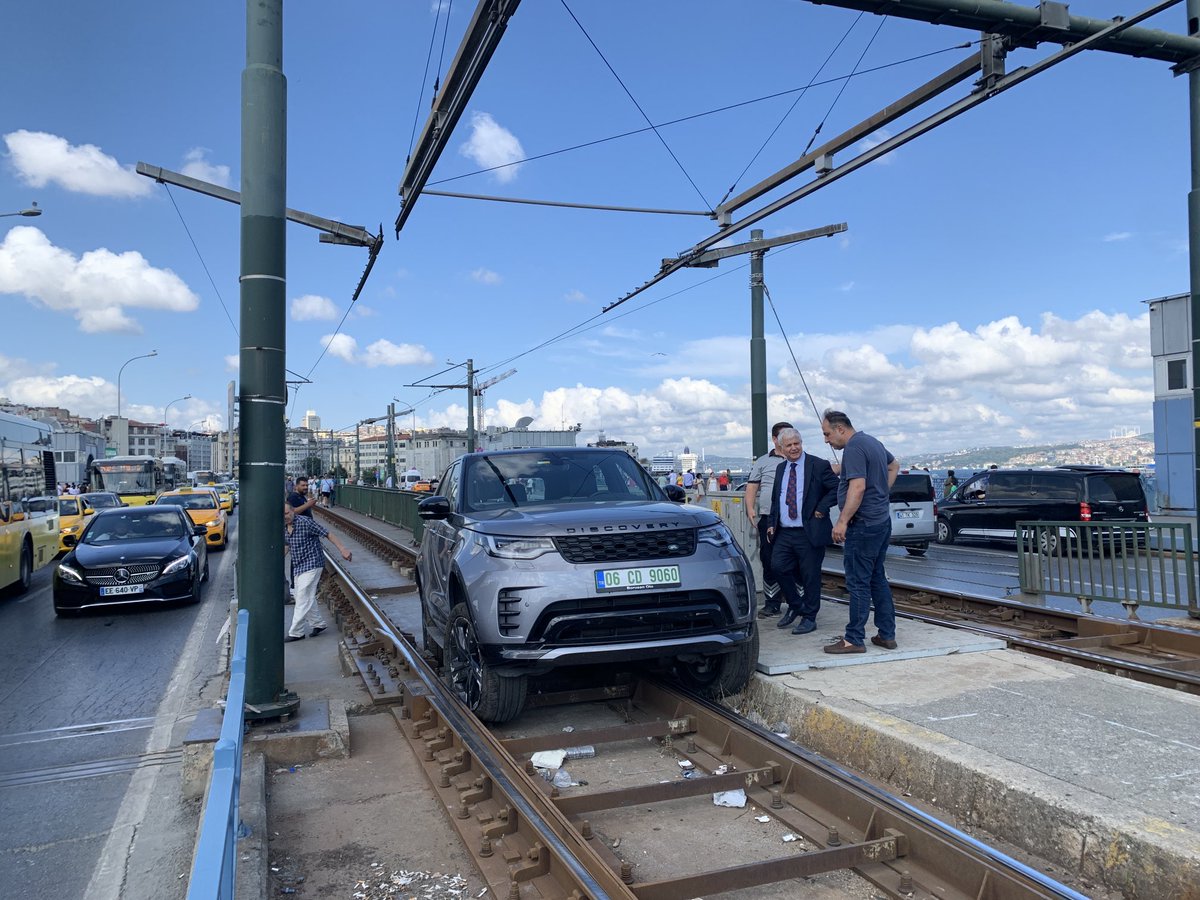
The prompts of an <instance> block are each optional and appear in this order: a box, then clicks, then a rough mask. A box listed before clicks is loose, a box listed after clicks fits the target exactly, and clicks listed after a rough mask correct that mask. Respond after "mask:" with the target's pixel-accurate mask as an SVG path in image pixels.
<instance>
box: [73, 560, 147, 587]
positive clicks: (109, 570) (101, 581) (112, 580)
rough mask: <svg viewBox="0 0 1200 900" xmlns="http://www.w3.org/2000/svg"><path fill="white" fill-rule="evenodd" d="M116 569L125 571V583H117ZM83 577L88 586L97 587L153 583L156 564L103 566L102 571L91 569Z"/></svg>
mask: <svg viewBox="0 0 1200 900" xmlns="http://www.w3.org/2000/svg"><path fill="white" fill-rule="evenodd" d="M117 569H125V570H127V571H128V572H129V578H128V579H127V580H125V581H118V580H117ZM83 577H84V578H85V579H87V583H88V584H94V585H97V586H99V587H112V586H113V585H116V584H145V583H146V582H147V581H153V580H154V579H155V578H157V577H158V564H157V563H140V564H134V565H130V566H105V567H104V568H102V569H91V570H89V571H88V572H87V573H85V574H84V576H83Z"/></svg>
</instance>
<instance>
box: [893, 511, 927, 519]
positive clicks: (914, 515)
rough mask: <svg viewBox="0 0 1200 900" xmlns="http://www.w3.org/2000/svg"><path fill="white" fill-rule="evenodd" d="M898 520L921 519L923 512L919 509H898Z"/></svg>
mask: <svg viewBox="0 0 1200 900" xmlns="http://www.w3.org/2000/svg"><path fill="white" fill-rule="evenodd" d="M896 518H897V519H919V518H921V511H920V510H919V509H898V510H896Z"/></svg>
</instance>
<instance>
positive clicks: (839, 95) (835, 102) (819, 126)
mask: <svg viewBox="0 0 1200 900" xmlns="http://www.w3.org/2000/svg"><path fill="white" fill-rule="evenodd" d="M886 21H887V16H884V17H883V18H882V19H880V20H879V25H878V26H877V27H876V28H875V33H874V34H872V35H871V39H870V40H869V41H867V46H865V47H863V51H862V53H860V54H859V56H858V62H856V63H855V64H854V69H853V70H851V72H850V78H853V77H854V73H855V72H857V71H858V67H859V66H861V65H862V61H863V59H864V58H865V57H866V55H867V51H868V50H870V49H871V45H872V44H874V43H875V38H877V37H879V32H880V31H881V30H882V29H883V23H884V22H886ZM850 78H847V79H846V80H845V81H843V82H842V86H841V88H839V89H838V92H837V96H836V97H834V98H833V102H832V103H830V104H829V109H827V110H825V115H824V116H823V117H822V118H821V121H820V122H818V123H817V129H816V131H814V132H813V133H812V137H810V138H809V139H808V144H807V145H805V147H804V153H801V154H800V155H801V156H806V155H807V154H808V151H809V150H811V149H812V145H813V141H815V140H816V139H817V135H819V134H820V133H821V129H822V128H824V127H825V123H826V122H827V121H828V120H829V116H830V114H831V113H832V112H833V110H834V107H836V106H837V105H838V101H839V100H841V99H842V94H844V93H846V86H847V85H849V84H850Z"/></svg>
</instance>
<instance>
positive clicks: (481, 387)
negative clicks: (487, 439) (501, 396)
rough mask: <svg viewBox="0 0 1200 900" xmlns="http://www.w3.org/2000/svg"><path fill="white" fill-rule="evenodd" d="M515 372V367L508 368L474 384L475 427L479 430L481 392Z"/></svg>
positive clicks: (481, 409) (481, 427) (480, 422)
mask: <svg viewBox="0 0 1200 900" xmlns="http://www.w3.org/2000/svg"><path fill="white" fill-rule="evenodd" d="M516 374H517V370H516V369H509V370H508V371H507V372H504V373H503V374H501V375H497V376H496V377H495V378H489V379H488V380H487V381H485V382H483V383H482V384H477V385H475V427H476V428H477V429H479V430H480V431H483V392H484V391H486V390H487V389H488V388H490V387H491V386H492V385H494V384H499V383H500V382H501V381H503V380H504V379H505V378H508V377H509V376H510V375H516Z"/></svg>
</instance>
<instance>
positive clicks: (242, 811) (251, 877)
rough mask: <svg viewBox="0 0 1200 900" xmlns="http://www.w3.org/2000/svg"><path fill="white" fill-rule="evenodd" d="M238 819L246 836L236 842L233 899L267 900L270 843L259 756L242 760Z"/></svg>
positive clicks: (261, 756) (263, 758) (264, 775)
mask: <svg viewBox="0 0 1200 900" xmlns="http://www.w3.org/2000/svg"><path fill="white" fill-rule="evenodd" d="M238 815H239V817H240V818H241V820H242V823H243V824H244V825H245V826H246V830H247V834H246V836H245V837H243V838H239V839H238V842H237V845H236V847H235V852H236V853H237V876H236V878H235V879H234V886H233V895H234V897H235V898H243V900H258V898H260V897H265V896H267V864H268V858H267V857H268V848H269V846H270V842H269V840H268V834H267V758H266V755H265V754H263V753H259V752H248V753H246V754H245V755H244V756H243V757H242V783H241V787H240V789H239V795H238Z"/></svg>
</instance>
